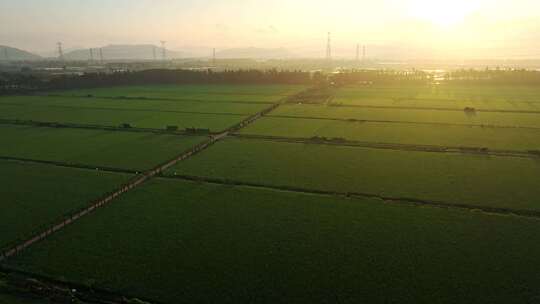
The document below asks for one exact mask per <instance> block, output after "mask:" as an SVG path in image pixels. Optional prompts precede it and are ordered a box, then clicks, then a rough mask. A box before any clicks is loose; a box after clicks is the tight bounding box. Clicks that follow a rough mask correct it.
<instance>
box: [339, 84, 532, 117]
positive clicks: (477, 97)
mask: <svg viewBox="0 0 540 304" xmlns="http://www.w3.org/2000/svg"><path fill="white" fill-rule="evenodd" d="M332 102H333V103H336V104H343V105H361V106H366V105H369V106H405V107H433V108H456V109H463V108H465V107H474V108H476V109H484V110H518V111H538V110H540V90H539V89H538V87H535V86H478V85H476V86H473V85H471V86H456V85H439V86H406V85H403V86H356V87H354V86H349V87H345V88H341V89H340V90H338V92H337V93H336V95H335V96H334V98H333V100H332Z"/></svg>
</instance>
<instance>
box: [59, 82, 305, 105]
mask: <svg viewBox="0 0 540 304" xmlns="http://www.w3.org/2000/svg"><path fill="white" fill-rule="evenodd" d="M305 88H306V87H304V86H299V85H154V86H126V87H111V88H98V89H87V90H72V91H63V92H54V94H61V95H66V96H87V95H92V96H97V97H146V98H170V99H179V100H181V99H184V100H193V99H195V100H207V101H214V102H229V101H246V102H254V103H257V102H262V103H268V102H277V101H280V100H281V99H283V98H285V97H286V96H288V95H292V94H294V93H297V92H300V91H302V90H304V89H305Z"/></svg>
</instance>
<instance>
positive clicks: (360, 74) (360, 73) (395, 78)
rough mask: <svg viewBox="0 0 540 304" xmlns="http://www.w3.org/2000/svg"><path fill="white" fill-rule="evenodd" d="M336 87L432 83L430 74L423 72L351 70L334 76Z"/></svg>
mask: <svg viewBox="0 0 540 304" xmlns="http://www.w3.org/2000/svg"><path fill="white" fill-rule="evenodd" d="M332 80H333V82H334V83H335V84H336V85H338V86H339V85H347V84H358V83H376V84H427V83H429V82H430V81H431V77H430V75H429V74H427V73H426V72H423V71H418V70H413V71H393V70H351V71H345V72H341V73H338V74H334V75H333V76H332Z"/></svg>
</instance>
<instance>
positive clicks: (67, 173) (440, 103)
mask: <svg viewBox="0 0 540 304" xmlns="http://www.w3.org/2000/svg"><path fill="white" fill-rule="evenodd" d="M338 83H339V82H338ZM305 89H307V87H303V86H287V85H149V86H129V87H111V88H97V89H80V90H69V91H49V92H41V93H38V95H28V96H3V97H0V138H1V139H2V140H1V145H0V159H3V160H0V171H1V172H2V174H0V185H2V187H1V188H0V195H2V197H3V198H4V199H2V200H1V203H0V206H1V207H2V211H3V212H0V249H7V248H12V247H11V246H12V245H13V244H14V243H13V242H14V241H15V240H19V242H20V240H21V238H27V237H28V236H30V235H33V233H35V232H36V229H38V228H40V231H41V229H43V227H49V228H50V226H51V223H57V222H58V220H59V219H60V218H61V217H62V216H64V215H66V214H69V213H71V212H73V211H75V210H78V209H80V208H81V207H83V206H88V204H89V203H90V202H91V201H93V200H95V199H97V198H100V197H103V196H104V195H105V194H106V193H109V192H110V191H111V190H113V189H116V188H117V187H118V186H120V185H122V184H124V183H125V182H126V181H128V180H129V179H130V178H133V177H134V175H130V174H120V173H114V172H118V171H119V170H126V171H128V172H131V171H138V172H141V171H147V170H150V169H152V168H155V166H157V165H158V164H161V163H164V162H166V161H168V160H171V159H173V158H175V157H177V156H179V155H181V154H183V153H184V152H186V151H190V148H192V147H194V146H196V145H197V144H198V143H201V142H203V141H209V142H208V143H211V144H210V145H208V146H204V148H203V151H195V152H197V153H194V154H193V155H191V154H186V155H189V157H188V158H186V159H184V160H182V161H180V162H178V163H177V164H175V165H174V166H173V167H172V168H169V169H168V170H167V171H166V172H165V173H164V174H163V175H161V174H158V175H155V176H154V175H153V173H154V172H155V171H147V175H145V178H144V179H138V180H137V183H136V184H135V183H133V184H130V187H129V188H131V186H133V187H135V186H136V187H135V188H134V189H130V190H129V191H127V193H123V194H122V195H121V196H119V197H115V198H114V200H113V201H112V203H111V204H107V205H106V206H104V207H103V208H99V209H97V210H95V212H92V213H90V214H88V215H85V216H83V217H81V218H80V220H78V221H76V222H75V223H73V224H72V225H69V226H66V227H65V228H63V229H62V230H60V231H58V232H56V233H54V234H52V235H50V236H47V238H46V239H45V240H42V241H40V242H37V243H32V245H31V246H30V247H28V248H26V249H25V250H24V251H22V252H21V253H19V254H18V255H16V256H13V257H9V258H7V259H6V260H4V261H3V262H2V264H1V265H0V268H1V269H3V270H5V271H6V273H7V272H10V271H15V272H16V273H17V274H18V275H21V276H23V277H25V278H26V277H27V278H39V280H41V281H42V283H44V284H49V283H50V281H47V278H48V279H52V282H56V283H58V282H64V283H65V284H66V285H65V286H66V288H79V289H80V290H81V292H84V291H83V290H85V288H81V287H83V286H85V287H89V288H90V290H91V292H90V293H91V294H92V296H96V297H100V295H103V293H102V292H104V291H105V292H106V291H110V292H112V294H114V295H118V296H119V297H120V298H121V297H123V296H125V297H126V298H140V299H141V300H144V301H148V302H150V303H154V302H157V303H171V304H172V303H179V302H185V303H216V302H218V303H245V302H249V303H283V302H287V303H505V304H506V303H536V302H538V301H540V291H538V288H537V286H539V285H540V274H539V272H538V271H537V269H538V267H540V260H539V259H538V258H537V257H538V255H539V254H540V245H538V244H540V242H537V241H540V201H539V199H538V198H539V197H540V187H539V186H538V184H539V181H540V157H538V156H539V155H540V154H539V153H540V89H538V88H536V87H533V86H512V87H510V86H508V87H507V86H478V85H475V86H472V85H471V86H464V85H460V86H457V85H452V86H450V85H446V84H444V85H426V86H418V85H415V86H406V85H394V86H375V85H363V86H346V87H339V88H335V89H328V88H326V87H325V88H323V89H319V88H313V89H311V90H308V91H304V90H305ZM301 91H304V92H303V93H302V94H299V95H298V96H295V97H294V98H288V96H290V95H292V94H295V93H299V92H301ZM332 94H333V95H332ZM310 96H311V97H310ZM310 98H312V99H313V100H312V102H311V101H310V100H309V99H310ZM325 100H326V102H325ZM317 102H321V103H322V104H316V103H317ZM277 103H280V105H279V107H277V108H275V109H274V108H273V107H272V109H273V110H272V111H271V112H269V113H266V112H265V114H264V116H262V117H260V118H259V116H258V115H257V116H253V117H254V118H255V119H254V121H253V122H252V123H251V124H249V125H247V126H244V127H243V128H242V129H241V130H238V131H237V132H238V134H230V133H228V132H225V133H223V134H219V135H218V134H212V133H211V134H208V136H203V135H201V136H195V135H196V134H197V133H193V135H194V136H189V135H188V134H186V133H182V132H173V131H174V130H173V129H174V128H170V126H177V127H178V131H182V130H183V129H185V128H199V129H209V130H211V131H212V132H219V131H224V130H227V129H229V128H230V127H231V126H234V125H237V124H238V123H239V122H241V121H243V120H244V119H246V118H248V117H250V116H252V115H254V114H256V113H260V112H261V111H263V110H264V109H269V108H270V107H271V106H272V104H275V105H276V106H277ZM467 107H470V108H474V110H471V109H469V110H468V111H465V108H467ZM39 122H49V123H50V124H42V123H39ZM250 122H251V121H250ZM53 123H58V124H59V125H56V127H54V126H55V125H54V124H53ZM125 124H129V126H126V125H125ZM83 125H84V126H83ZM167 127H169V130H170V131H171V133H166V132H164V131H165V129H166V128H167ZM149 129H159V130H161V131H159V132H158V131H157V130H149ZM235 130H236V129H235ZM199 131H200V133H199V134H202V133H205V131H203V130H199ZM263 137H266V138H263ZM272 137H274V138H272ZM324 139H325V140H324ZM210 140H211V141H210ZM214 140H215V141H216V142H214ZM427 146H429V147H427ZM445 148H454V149H455V150H451V151H446V150H444V149H445ZM460 148H461V149H460ZM422 149H424V151H421V150H422ZM427 150H430V151H432V152H427ZM8 159H18V161H15V160H8ZM23 161H24V162H23ZM55 164H56V165H55ZM70 166H71V167H83V168H86V169H76V168H70ZM109 171H110V172H109ZM140 177H142V176H140ZM188 179H189V180H192V181H188ZM139 181H141V182H142V181H143V182H144V183H143V184H139ZM123 189H125V188H123ZM436 206H438V207H436ZM8 244H9V245H10V246H8ZM18 244H20V243H18ZM6 280H7V279H6ZM41 281H40V282H41ZM6 282H7V281H6ZM28 282H30V281H28ZM40 284H41V283H40ZM1 285H2V281H1V280H0V303H2V301H12V302H13V303H16V301H19V300H20V299H18V298H12V297H7V296H6V295H2V294H1V293H2V289H1V287H2V286H1ZM94 292H95V294H94ZM107 295H109V294H107ZM120 298H119V299H120ZM82 299H83V300H84V297H83V298H82ZM107 301H108V300H107ZM119 301H120V300H118V302H119ZM109 302H114V301H112V300H111V301H109ZM135 302H137V301H135ZM130 303H131V302H130Z"/></svg>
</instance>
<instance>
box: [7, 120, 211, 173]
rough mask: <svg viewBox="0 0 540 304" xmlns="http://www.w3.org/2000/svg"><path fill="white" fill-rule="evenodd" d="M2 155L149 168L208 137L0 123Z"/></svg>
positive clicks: (103, 165) (100, 165) (68, 162)
mask: <svg viewBox="0 0 540 304" xmlns="http://www.w3.org/2000/svg"><path fill="white" fill-rule="evenodd" d="M0 137H1V138H2V143H3V144H2V145H0V158H2V157H3V158H18V159H27V160H36V161H49V162H58V163H64V164H68V165H69V164H71V165H81V166H88V167H105V168H113V169H125V170H132V171H146V170H149V169H151V168H153V167H155V166H157V165H159V164H161V163H163V162H165V161H167V160H170V159H172V158H174V157H175V156H177V155H178V154H180V153H181V152H183V151H186V150H188V149H190V148H191V147H193V146H195V145H196V144H198V143H200V142H202V141H204V140H206V139H207V138H206V137H204V136H181V135H167V134H151V133H150V134H149V133H143V132H121V131H105V130H92V129H76V128H75V129H70V128H48V127H34V126H20V125H17V126H13V125H0Z"/></svg>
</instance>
